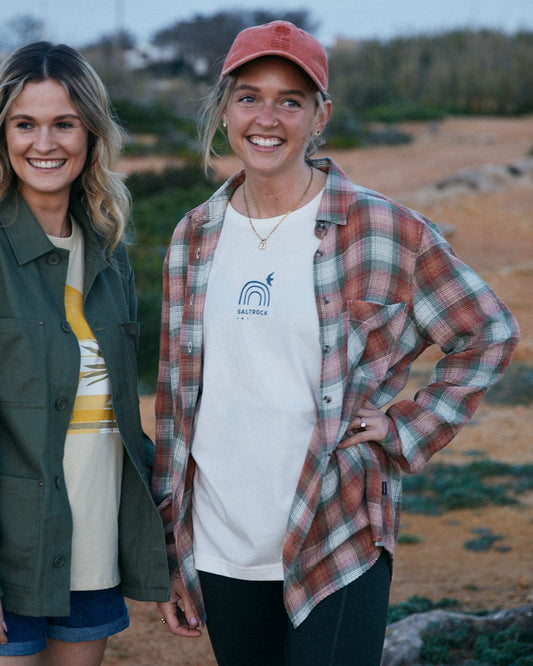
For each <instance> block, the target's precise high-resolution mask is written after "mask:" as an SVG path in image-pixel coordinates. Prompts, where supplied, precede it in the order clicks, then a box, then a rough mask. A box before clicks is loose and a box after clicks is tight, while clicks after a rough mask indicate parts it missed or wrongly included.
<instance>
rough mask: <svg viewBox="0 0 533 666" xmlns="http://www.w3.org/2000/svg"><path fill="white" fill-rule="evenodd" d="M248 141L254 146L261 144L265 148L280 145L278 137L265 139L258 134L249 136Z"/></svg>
mask: <svg viewBox="0 0 533 666" xmlns="http://www.w3.org/2000/svg"><path fill="white" fill-rule="evenodd" d="M250 141H251V142H252V143H253V144H255V145H256V146H263V147H265V148H271V147H272V146H280V145H281V143H282V142H281V141H280V140H279V139H275V138H274V137H271V138H269V139H265V138H263V137H260V136H252V137H250Z"/></svg>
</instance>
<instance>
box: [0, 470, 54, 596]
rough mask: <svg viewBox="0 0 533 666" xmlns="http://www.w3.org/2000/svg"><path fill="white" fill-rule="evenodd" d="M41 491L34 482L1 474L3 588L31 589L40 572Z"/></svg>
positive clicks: (40, 486) (0, 523) (1, 573)
mask: <svg viewBox="0 0 533 666" xmlns="http://www.w3.org/2000/svg"><path fill="white" fill-rule="evenodd" d="M43 493H44V488H43V486H42V485H41V483H40V481H38V480H37V479H28V478H21V477H15V476H7V475H0V507H2V509H1V510H0V577H1V581H2V586H3V587H4V586H5V587H10V588H18V589H21V590H33V588H34V587H35V584H36V575H37V572H38V571H39V569H40V565H41V562H40V558H41V557H42V554H41V551H42V548H41V529H42V511H43Z"/></svg>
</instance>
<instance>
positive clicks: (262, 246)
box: [259, 240, 267, 250]
mask: <svg viewBox="0 0 533 666" xmlns="http://www.w3.org/2000/svg"><path fill="white" fill-rule="evenodd" d="M259 249H260V250H266V249H267V242H266V240H262V241H261V242H260V243H259Z"/></svg>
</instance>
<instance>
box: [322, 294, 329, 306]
mask: <svg viewBox="0 0 533 666" xmlns="http://www.w3.org/2000/svg"><path fill="white" fill-rule="evenodd" d="M322 301H323V302H324V303H325V304H326V305H327V304H328V303H329V298H328V297H327V296H324V298H323V299H322Z"/></svg>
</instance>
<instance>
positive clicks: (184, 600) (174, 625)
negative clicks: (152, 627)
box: [157, 576, 202, 637]
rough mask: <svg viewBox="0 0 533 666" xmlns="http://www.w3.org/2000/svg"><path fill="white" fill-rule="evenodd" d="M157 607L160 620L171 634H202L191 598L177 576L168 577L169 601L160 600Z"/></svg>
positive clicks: (190, 635) (192, 635)
mask: <svg viewBox="0 0 533 666" xmlns="http://www.w3.org/2000/svg"><path fill="white" fill-rule="evenodd" d="M180 602H181V604H182V606H183V608H181V606H180ZM157 607H158V608H159V611H160V612H161V622H163V621H164V623H165V624H166V625H167V626H168V628H169V629H170V631H171V632H172V633H173V634H177V635H179V636H189V637H194V636H201V635H202V631H201V629H200V628H199V624H200V623H199V621H198V618H197V617H196V612H195V610H194V606H193V603H192V601H191V598H190V596H189V594H188V593H187V590H186V589H185V585H184V584H183V582H182V580H181V578H179V577H178V576H173V577H172V578H171V579H170V601H162V602H160V603H158V604H157Z"/></svg>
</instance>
